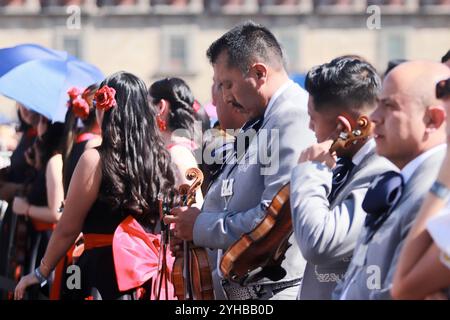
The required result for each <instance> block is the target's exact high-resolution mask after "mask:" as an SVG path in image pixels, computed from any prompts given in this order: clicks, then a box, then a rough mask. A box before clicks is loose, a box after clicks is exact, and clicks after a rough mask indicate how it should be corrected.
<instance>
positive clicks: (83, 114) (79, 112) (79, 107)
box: [72, 97, 89, 120]
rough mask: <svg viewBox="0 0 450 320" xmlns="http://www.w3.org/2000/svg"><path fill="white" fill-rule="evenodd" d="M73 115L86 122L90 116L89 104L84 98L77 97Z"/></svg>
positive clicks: (73, 103)
mask: <svg viewBox="0 0 450 320" xmlns="http://www.w3.org/2000/svg"><path fill="white" fill-rule="evenodd" d="M72 107H73V109H72V110H73V113H74V114H75V116H77V117H78V118H81V119H83V120H86V119H87V117H88V116H89V104H88V103H87V101H86V100H84V99H83V98H80V97H77V98H76V99H75V100H73V101H72Z"/></svg>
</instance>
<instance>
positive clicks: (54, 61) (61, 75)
mask: <svg viewBox="0 0 450 320" xmlns="http://www.w3.org/2000/svg"><path fill="white" fill-rule="evenodd" d="M63 56H64V55H62V56H61V55H60V56H59V58H58V57H56V58H55V57H53V58H47V59H35V60H31V61H28V62H25V63H22V64H19V65H17V66H16V67H14V68H12V69H10V70H9V71H8V72H6V73H5V74H4V75H2V76H1V77H0V93H1V94H3V95H4V96H6V97H8V98H11V99H13V100H16V101H18V102H20V103H21V104H23V105H24V106H26V107H27V108H30V109H32V110H34V111H36V112H39V113H40V114H42V115H44V116H46V117H47V118H49V119H51V120H52V121H53V122H55V121H64V117H65V113H66V102H67V100H68V95H67V90H68V89H69V88H70V87H73V86H76V87H86V86H88V85H90V84H92V83H95V82H99V81H101V80H103V79H104V76H103V74H102V72H101V71H100V70H99V69H98V68H96V67H95V66H93V65H91V64H88V63H86V62H83V61H80V60H78V59H76V58H75V57H73V56H70V55H68V54H67V53H66V55H65V57H63Z"/></svg>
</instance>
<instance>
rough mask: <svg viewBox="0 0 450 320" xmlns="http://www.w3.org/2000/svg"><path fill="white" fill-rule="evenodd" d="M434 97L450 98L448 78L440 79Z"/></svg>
mask: <svg viewBox="0 0 450 320" xmlns="http://www.w3.org/2000/svg"><path fill="white" fill-rule="evenodd" d="M436 98H438V99H444V98H450V78H448V79H447V80H441V81H439V82H438V83H437V85H436Z"/></svg>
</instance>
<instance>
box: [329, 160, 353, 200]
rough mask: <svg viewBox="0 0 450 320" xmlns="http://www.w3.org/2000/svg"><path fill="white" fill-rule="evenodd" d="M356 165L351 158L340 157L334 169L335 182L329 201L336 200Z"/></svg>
mask: <svg viewBox="0 0 450 320" xmlns="http://www.w3.org/2000/svg"><path fill="white" fill-rule="evenodd" d="M354 167H355V165H354V163H353V162H352V159H351V158H346V157H343V158H339V160H338V161H337V163H336V167H335V168H334V169H333V182H332V187H331V192H330V195H329V196H328V200H329V202H332V201H333V200H334V198H335V197H336V195H337V193H338V192H339V190H340V189H341V188H342V186H343V185H344V183H345V182H346V181H347V179H348V177H349V176H350V173H351V172H352V170H353V168H354Z"/></svg>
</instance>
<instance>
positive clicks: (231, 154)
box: [208, 116, 264, 189]
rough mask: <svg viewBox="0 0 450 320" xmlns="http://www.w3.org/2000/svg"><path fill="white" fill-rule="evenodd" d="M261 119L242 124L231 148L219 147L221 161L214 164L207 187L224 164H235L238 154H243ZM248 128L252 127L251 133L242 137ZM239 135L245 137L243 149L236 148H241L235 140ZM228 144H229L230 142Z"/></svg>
mask: <svg viewBox="0 0 450 320" xmlns="http://www.w3.org/2000/svg"><path fill="white" fill-rule="evenodd" d="M263 121H264V116H261V117H258V118H255V119H253V120H250V121H247V122H246V123H245V124H244V126H243V127H242V128H241V130H240V132H239V134H238V136H237V137H236V139H234V142H233V146H232V148H231V147H230V146H228V145H224V146H222V148H221V149H222V152H223V154H222V157H221V160H222V161H221V163H220V164H219V165H217V166H215V167H214V169H213V170H212V177H211V182H210V184H209V186H208V189H209V187H210V186H211V185H212V183H213V182H214V181H215V180H216V179H217V177H218V176H219V175H220V173H221V172H222V171H223V169H224V168H225V166H226V165H227V164H235V165H236V162H237V160H238V159H239V158H240V156H242V155H243V154H245V152H246V151H247V149H248V147H249V146H250V142H251V141H252V139H253V138H254V137H255V136H256V135H257V134H258V131H259V129H260V128H261V126H262V124H263ZM250 129H253V131H252V134H251V135H249V136H247V137H242V136H243V134H246V133H247V134H248V131H249V130H250ZM239 136H241V139H245V140H244V148H243V150H238V149H241V148H238V142H237V141H238V139H239ZM230 144H231V142H230ZM231 149H232V150H231ZM215 151H216V150H215ZM238 152H239V153H238ZM214 155H215V154H214Z"/></svg>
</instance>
